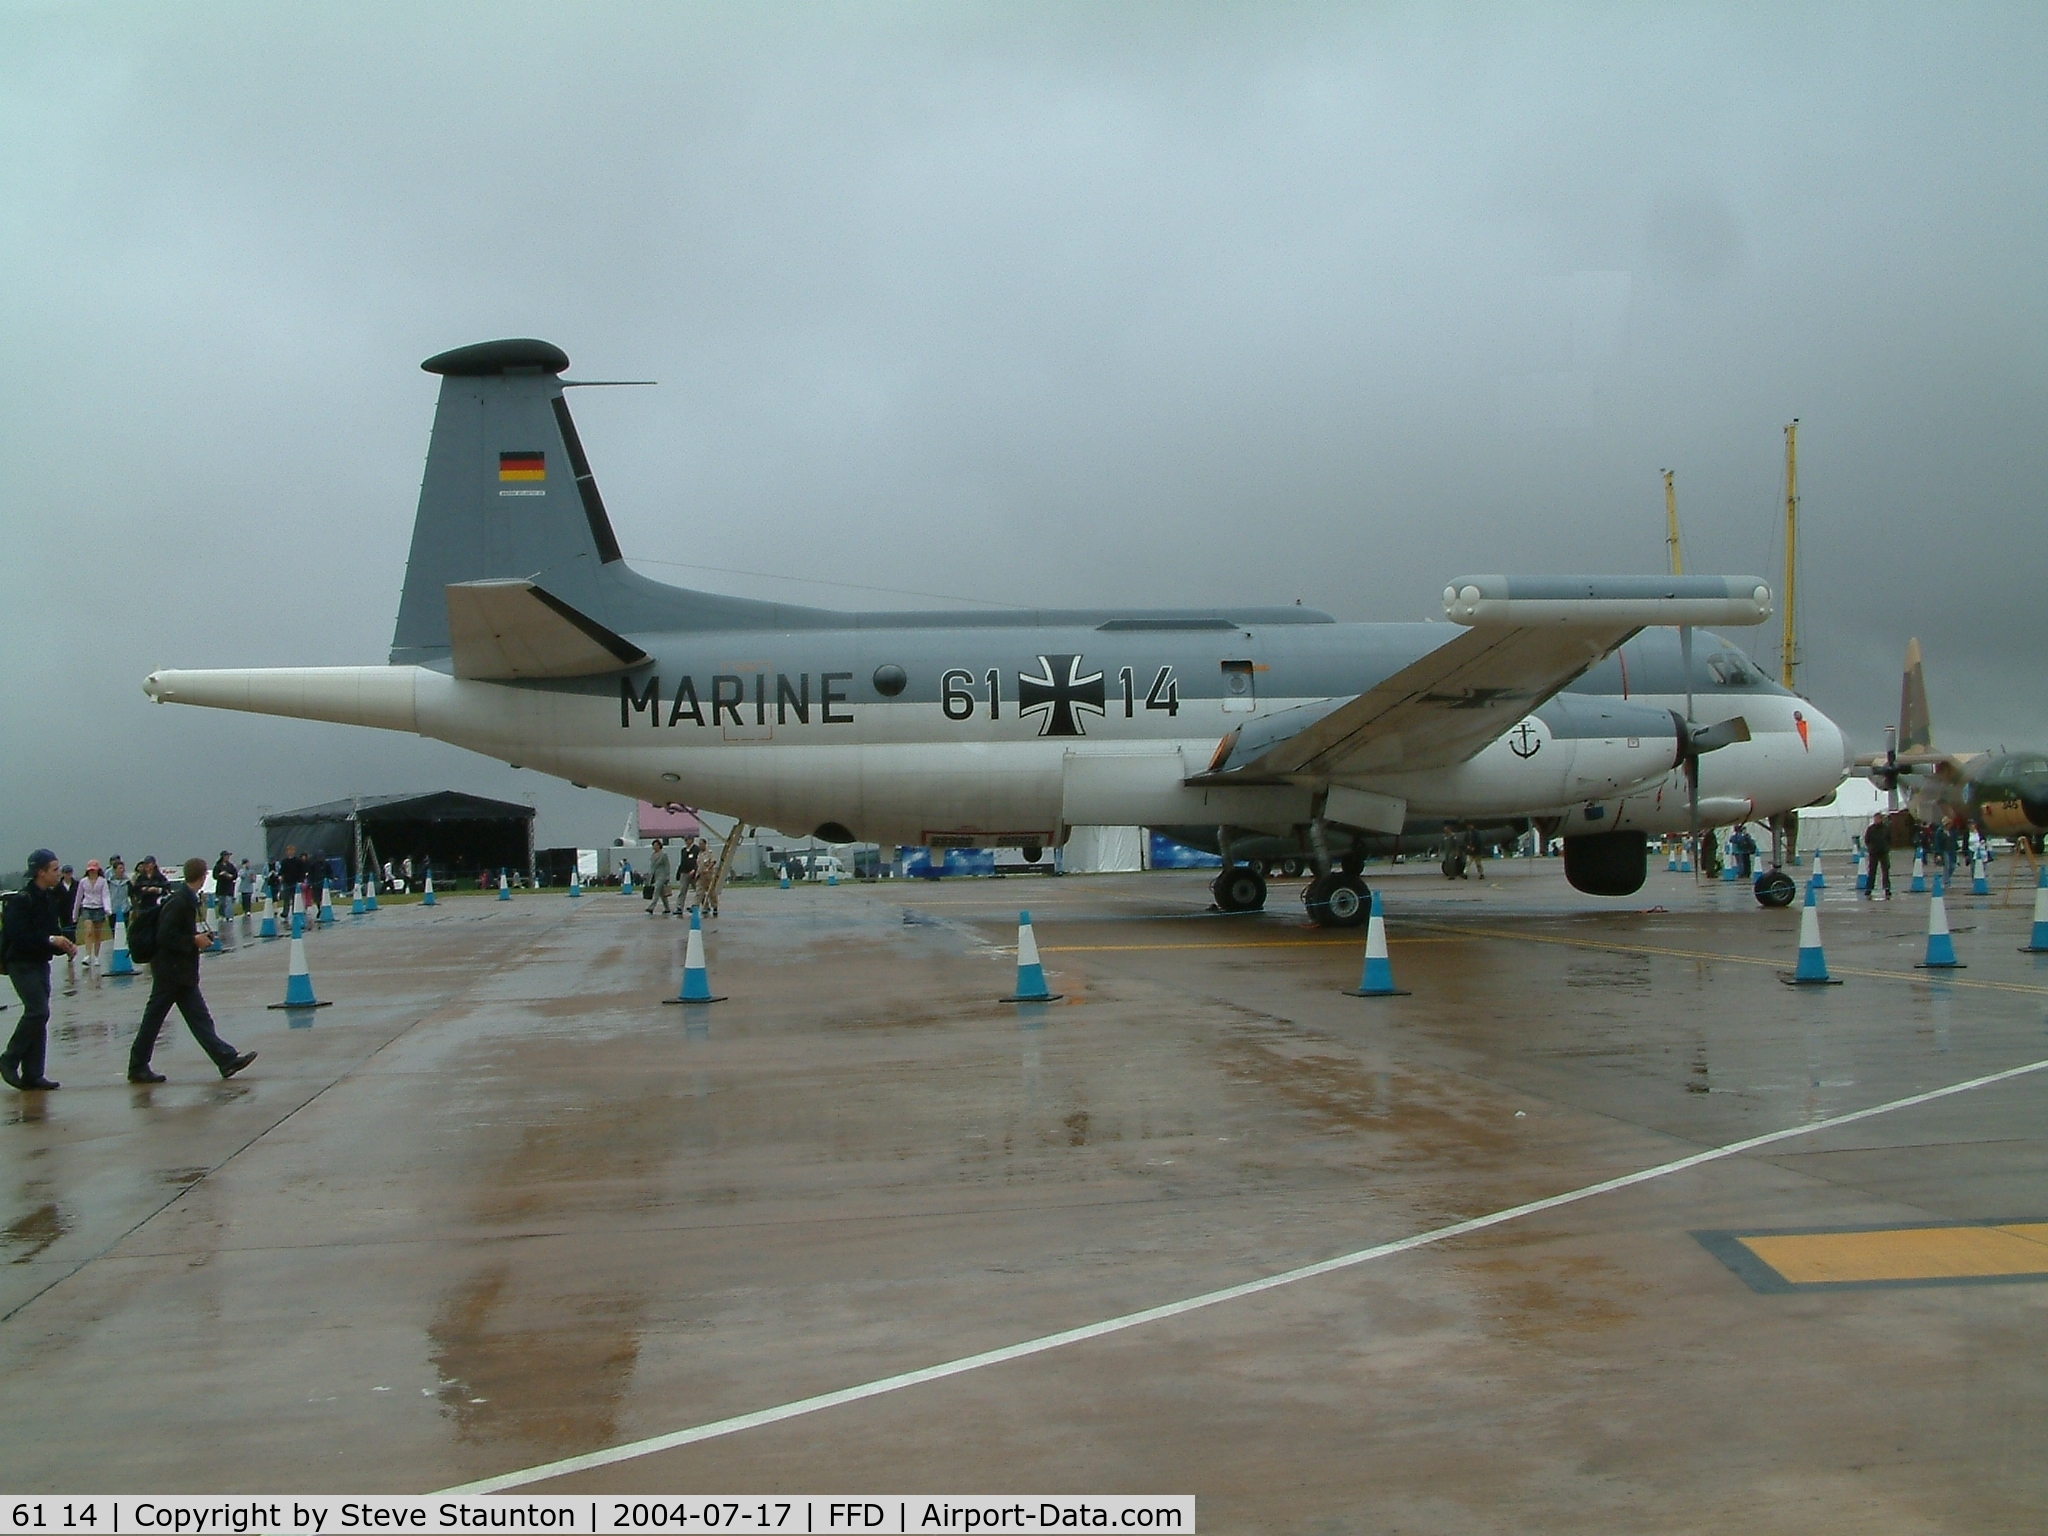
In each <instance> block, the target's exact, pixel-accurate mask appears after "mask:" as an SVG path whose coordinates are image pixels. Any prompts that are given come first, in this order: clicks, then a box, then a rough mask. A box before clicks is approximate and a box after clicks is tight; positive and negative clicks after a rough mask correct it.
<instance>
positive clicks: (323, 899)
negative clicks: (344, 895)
mask: <svg viewBox="0 0 2048 1536" xmlns="http://www.w3.org/2000/svg"><path fill="white" fill-rule="evenodd" d="M333 921H334V898H333V897H332V895H331V894H330V893H329V891H328V889H327V882H326V881H324V880H323V881H321V882H320V926H321V927H322V928H325V927H326V926H327V925H328V924H329V923H331V922H333Z"/></svg>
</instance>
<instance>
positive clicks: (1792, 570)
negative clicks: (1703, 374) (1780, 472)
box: [1778, 416, 1799, 692]
mask: <svg viewBox="0 0 2048 1536" xmlns="http://www.w3.org/2000/svg"><path fill="white" fill-rule="evenodd" d="M1798 567H1799V418H1798V417H1797V416H1794V417H1793V418H1792V421H1791V424H1790V425H1788V426H1787V427H1786V428H1785V602H1784V609H1785V629H1784V633H1783V637H1782V638H1781V639H1780V640H1779V642H1778V681H1779V682H1780V683H1782V684H1783V685H1784V686H1785V687H1786V688H1787V689H1788V690H1792V691H1794V692H1796V691H1797V690H1796V689H1792V669H1793V668H1794V667H1795V666H1797V665H1798V662H1799V656H1798V651H1797V650H1796V649H1795V642H1794V640H1793V635H1792V596H1793V579H1794V577H1795V575H1796V574H1797V572H1798Z"/></svg>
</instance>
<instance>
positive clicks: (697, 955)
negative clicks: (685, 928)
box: [662, 906, 725, 1003]
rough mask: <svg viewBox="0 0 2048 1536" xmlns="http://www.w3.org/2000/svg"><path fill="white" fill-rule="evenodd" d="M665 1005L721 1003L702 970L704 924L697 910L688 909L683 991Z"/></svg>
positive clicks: (664, 1000)
mask: <svg viewBox="0 0 2048 1536" xmlns="http://www.w3.org/2000/svg"><path fill="white" fill-rule="evenodd" d="M662 1001H663V1002H665V1003H722V1002H724V1001H725V998H724V997H723V995H714V994H713V993H712V991H711V973H710V972H709V971H707V970H705V969H704V924H703V921H702V920H701V919H700V918H699V917H698V915H697V909H696V908H695V907H694V906H693V907H691V908H690V942H689V943H688V944H687V945H686V946H685V947H684V949H683V989H682V991H681V992H679V993H677V994H676V995H675V996H674V997H665V998H663V999H662Z"/></svg>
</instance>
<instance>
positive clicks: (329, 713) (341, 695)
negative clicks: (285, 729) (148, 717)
mask: <svg viewBox="0 0 2048 1536" xmlns="http://www.w3.org/2000/svg"><path fill="white" fill-rule="evenodd" d="M421 675H422V674H421V669H420V668H418V667H389V666H386V667H250V668H227V669H221V670H214V671H203V672H187V671H176V670H170V669H164V670H159V671H156V672H152V673H150V674H149V676H148V677H147V678H145V679H144V680H143V683H142V691H143V692H144V693H146V694H147V695H149V697H150V698H151V699H153V700H155V701H156V702H157V703H159V704H198V705H202V706H204V707H206V708H208V709H238V710H242V711H245V712H247V713H249V714H253V715H285V716H288V717H290V718H292V719H296V720H331V721H334V722H335V723H336V724H339V725H368V726H375V727H378V728H380V729H382V730H387V731H417V730H418V729H419V701H418V693H419V683H420V677H421ZM433 675H434V676H435V677H437V678H438V677H440V674H438V673H436V674H433Z"/></svg>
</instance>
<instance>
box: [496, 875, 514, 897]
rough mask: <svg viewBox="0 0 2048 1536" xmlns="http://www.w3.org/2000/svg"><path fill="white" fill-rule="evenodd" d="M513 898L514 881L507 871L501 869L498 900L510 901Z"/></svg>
mask: <svg viewBox="0 0 2048 1536" xmlns="http://www.w3.org/2000/svg"><path fill="white" fill-rule="evenodd" d="M511 899H512V881H511V878H510V877H509V876H507V875H506V873H505V871H504V870H502V869H501V870H499V871H498V900H500V901H510V900H511Z"/></svg>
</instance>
